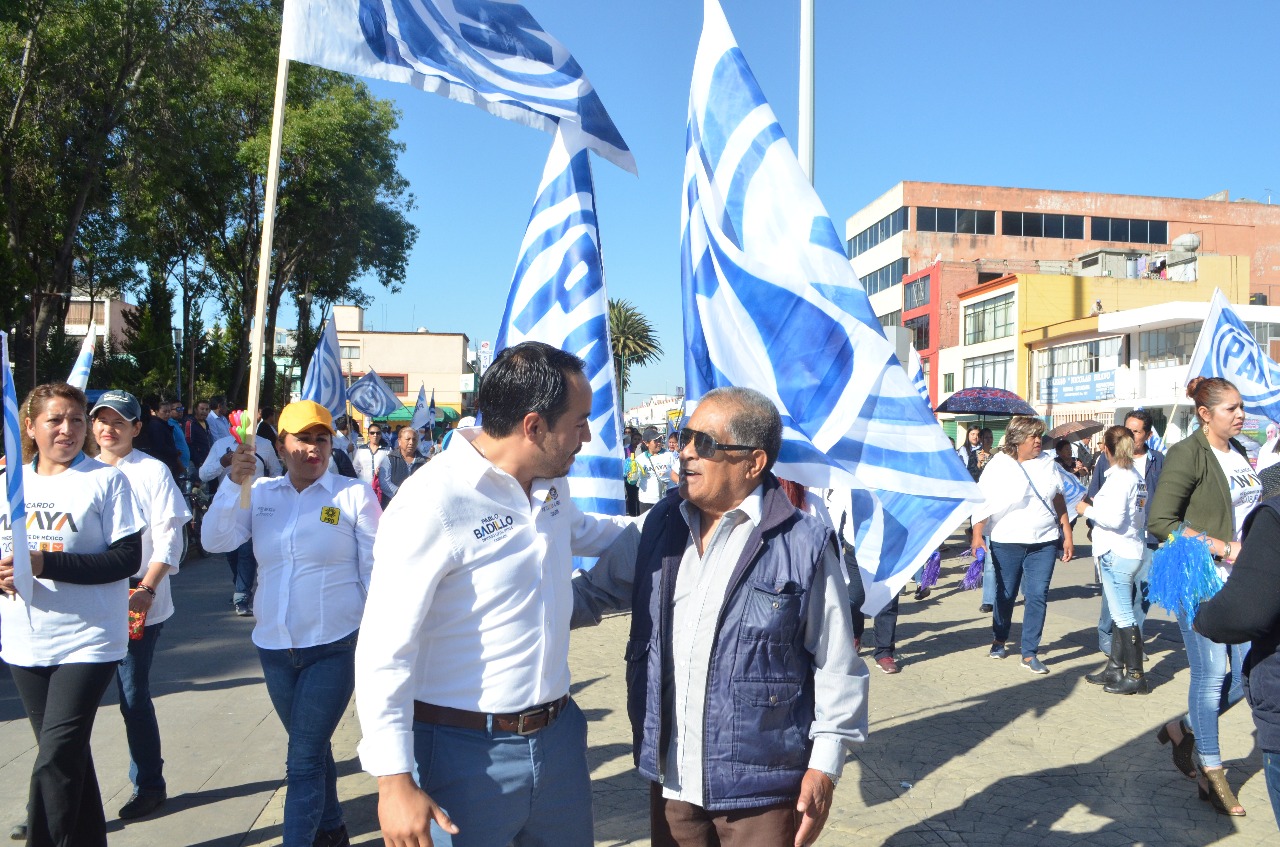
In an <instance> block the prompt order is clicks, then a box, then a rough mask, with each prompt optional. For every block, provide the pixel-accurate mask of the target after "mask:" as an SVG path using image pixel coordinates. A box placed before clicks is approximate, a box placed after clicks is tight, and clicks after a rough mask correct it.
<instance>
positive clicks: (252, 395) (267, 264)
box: [240, 50, 289, 509]
mask: <svg viewBox="0 0 1280 847" xmlns="http://www.w3.org/2000/svg"><path fill="white" fill-rule="evenodd" d="M288 86H289V60H288V59H287V58H285V55H284V51H283V50H281V51H280V66H279V67H278V68H277V69H276V100H275V108H274V110H273V111H272V113H271V151H270V154H269V156H268V159H267V189H266V195H265V197H264V198H263V209H262V250H261V252H260V253H259V255H258V293H257V298H256V301H255V304H254V313H253V324H252V326H251V327H250V329H249V333H250V335H249V400H248V404H247V405H248V408H247V409H245V414H246V415H248V416H249V420H250V421H253V422H254V424H253V425H251V426H250V427H249V432H248V433H247V434H246V435H245V437H244V441H245V443H246V444H248V445H249V448H250V449H253V448H254V443H253V442H254V439H255V437H256V436H255V433H256V431H257V424H256V421H257V414H258V401H259V397H260V395H261V393H262V334H263V327H264V326H266V319H267V286H268V285H270V282H271V239H272V236H273V235H274V233H275V228H276V189H277V188H278V187H279V185H280V141H281V136H282V135H283V133H284V101H285V91H286V89H287V88H288ZM251 487H252V486H251V485H245V486H241V488H240V508H242V509H247V508H249V494H250V488H251Z"/></svg>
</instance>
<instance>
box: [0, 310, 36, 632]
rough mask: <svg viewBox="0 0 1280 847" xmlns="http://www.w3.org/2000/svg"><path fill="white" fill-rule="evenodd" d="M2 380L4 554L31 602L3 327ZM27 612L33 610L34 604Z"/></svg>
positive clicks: (14, 401) (18, 446) (14, 398)
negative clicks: (6, 538) (6, 541)
mask: <svg viewBox="0 0 1280 847" xmlns="http://www.w3.org/2000/svg"><path fill="white" fill-rule="evenodd" d="M0 380H2V381H3V383H4V385H3V389H2V393H3V402H4V455H5V469H4V487H5V502H6V504H7V506H8V520H9V544H8V545H6V546H4V547H3V548H2V549H0V556H7V555H10V554H12V555H13V584H14V587H15V588H16V589H17V591H18V594H19V595H20V596H21V597H23V598H24V599H26V600H27V602H28V604H30V601H31V593H32V591H33V589H34V587H35V577H33V576H32V575H31V553H30V550H29V549H28V547H27V503H26V500H25V499H24V498H23V495H22V471H23V467H22V438H21V436H20V433H21V432H22V430H20V429H18V395H17V391H16V390H15V389H14V385H13V371H12V370H10V369H9V334H8V333H7V332H3V331H0ZM27 614H28V616H30V614H31V607H30V605H28V606H27ZM28 619H29V618H28Z"/></svg>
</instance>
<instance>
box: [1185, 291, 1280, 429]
mask: <svg viewBox="0 0 1280 847" xmlns="http://www.w3.org/2000/svg"><path fill="white" fill-rule="evenodd" d="M1198 376H1219V377H1222V378H1223V379H1227V380H1230V381H1231V382H1233V383H1235V386H1236V388H1238V389H1239V390H1240V398H1241V399H1242V400H1244V408H1245V411H1247V412H1249V413H1251V414H1255V415H1265V416H1266V417H1268V418H1270V419H1271V420H1273V421H1277V422H1280V365H1278V364H1276V362H1275V360H1274V359H1272V358H1271V357H1270V356H1268V355H1267V354H1266V351H1264V350H1263V349H1262V345H1260V344H1259V343H1258V340H1257V339H1256V338H1254V337H1253V333H1252V332H1250V331H1249V327H1247V326H1245V323H1244V321H1242V320H1240V316H1239V315H1237V314H1236V312H1235V310H1234V309H1232V308H1231V304H1230V303H1229V302H1227V298H1226V296H1225V295H1224V294H1223V293H1222V291H1221V290H1220V289H1214V292H1213V299H1211V300H1210V301H1209V314H1208V315H1207V316H1205V319H1204V326H1202V327H1201V328H1200V337H1199V338H1197V339H1196V346H1195V350H1193V351H1192V352H1191V362H1190V364H1189V366H1188V367H1187V382H1190V381H1191V380H1192V379H1194V378H1195V377H1198Z"/></svg>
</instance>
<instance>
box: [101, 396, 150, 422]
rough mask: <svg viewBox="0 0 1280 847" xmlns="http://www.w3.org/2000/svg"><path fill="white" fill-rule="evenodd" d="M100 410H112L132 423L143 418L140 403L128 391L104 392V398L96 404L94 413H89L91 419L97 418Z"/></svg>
mask: <svg viewBox="0 0 1280 847" xmlns="http://www.w3.org/2000/svg"><path fill="white" fill-rule="evenodd" d="M100 409H111V410H113V411H115V412H118V413H119V414H120V417H122V418H124V419H125V420H126V421H129V422H131V423H132V422H134V421H137V420H138V419H139V418H141V417H142V406H141V404H139V403H138V398H137V397H134V396H133V395H132V394H130V393H129V392H128V391H117V390H116V389H114V388H113V389H112V390H110V391H104V392H102V396H101V397H99V398H98V402H97V403H95V404H94V406H93V411H91V412H90V413H89V417H91V418H92V417H94V416H96V415H97V414H98V411H99V410H100Z"/></svg>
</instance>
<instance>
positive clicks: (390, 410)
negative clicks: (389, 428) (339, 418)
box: [347, 368, 404, 418]
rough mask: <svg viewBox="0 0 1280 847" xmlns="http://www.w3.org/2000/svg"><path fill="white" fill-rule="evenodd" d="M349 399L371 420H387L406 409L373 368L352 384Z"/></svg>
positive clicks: (348, 390)
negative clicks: (389, 416) (386, 418)
mask: <svg viewBox="0 0 1280 847" xmlns="http://www.w3.org/2000/svg"><path fill="white" fill-rule="evenodd" d="M347 399H348V400H350V401H351V405H352V406H354V407H355V408H356V410H357V411H358V412H360V414H362V415H366V416H367V417H370V418H385V417H387V416H388V415H391V414H394V413H396V412H398V411H400V410H401V409H403V408H404V404H403V403H401V402H400V398H399V397H397V396H396V395H395V392H394V391H392V390H391V389H390V388H388V387H387V384H386V383H385V382H383V381H382V377H380V376H378V372H377V371H375V370H373V369H372V368H370V369H369V372H368V373H367V374H365V375H364V376H362V377H360V378H359V379H357V380H356V381H355V382H353V383H351V387H350V388H348V389H347Z"/></svg>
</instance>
